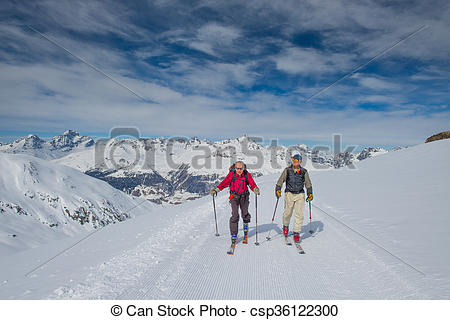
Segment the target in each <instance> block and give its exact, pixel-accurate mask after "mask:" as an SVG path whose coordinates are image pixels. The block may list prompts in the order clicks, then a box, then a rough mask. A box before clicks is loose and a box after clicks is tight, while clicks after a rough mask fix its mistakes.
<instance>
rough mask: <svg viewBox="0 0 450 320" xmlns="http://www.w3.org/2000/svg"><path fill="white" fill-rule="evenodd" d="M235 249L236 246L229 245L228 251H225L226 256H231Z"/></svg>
mask: <svg viewBox="0 0 450 320" xmlns="http://www.w3.org/2000/svg"><path fill="white" fill-rule="evenodd" d="M235 247H236V244H235V243H233V244H231V246H230V249H228V251H227V254H229V255H233V254H234V248H235Z"/></svg>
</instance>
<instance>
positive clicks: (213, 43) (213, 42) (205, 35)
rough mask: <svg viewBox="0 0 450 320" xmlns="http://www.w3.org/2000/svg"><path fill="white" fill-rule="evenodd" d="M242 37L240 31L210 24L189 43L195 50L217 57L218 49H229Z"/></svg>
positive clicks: (199, 31) (200, 30)
mask: <svg viewBox="0 0 450 320" xmlns="http://www.w3.org/2000/svg"><path fill="white" fill-rule="evenodd" d="M240 36H241V32H240V31H239V29H237V28H235V27H233V26H222V25H219V24H216V23H208V24H206V25H203V26H202V27H201V28H199V29H198V31H197V35H196V38H195V39H193V40H191V41H190V42H189V46H190V47H191V48H193V49H196V50H199V51H203V52H205V53H207V54H210V55H216V54H217V50H218V49H227V48H229V47H230V46H232V44H233V41H234V40H236V39H238V38H239V37H240Z"/></svg>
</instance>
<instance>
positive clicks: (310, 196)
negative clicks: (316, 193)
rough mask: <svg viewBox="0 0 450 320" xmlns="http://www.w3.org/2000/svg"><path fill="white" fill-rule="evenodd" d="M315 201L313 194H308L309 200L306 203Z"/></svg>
mask: <svg viewBox="0 0 450 320" xmlns="http://www.w3.org/2000/svg"><path fill="white" fill-rule="evenodd" d="M312 199H313V195H312V193H310V194H308V198H306V201H308V202H309V201H311V200H312Z"/></svg>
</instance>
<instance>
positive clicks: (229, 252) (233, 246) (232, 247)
mask: <svg viewBox="0 0 450 320" xmlns="http://www.w3.org/2000/svg"><path fill="white" fill-rule="evenodd" d="M236 242H237V234H232V235H231V246H230V249H228V251H227V254H234V248H235V247H236Z"/></svg>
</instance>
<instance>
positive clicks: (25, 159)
mask: <svg viewBox="0 0 450 320" xmlns="http://www.w3.org/2000/svg"><path fill="white" fill-rule="evenodd" d="M0 173H1V174H0V234H1V236H0V254H2V255H4V254H8V253H17V252H19V251H22V250H26V249H29V248H32V247H39V246H40V245H42V244H45V243H48V242H50V241H53V242H54V241H57V240H59V239H61V238H64V237H67V236H73V235H76V234H78V233H80V232H83V231H90V230H93V229H94V228H100V227H102V226H103V225H106V224H109V223H115V222H119V221H122V220H124V219H127V218H129V217H132V216H133V215H134V214H139V213H141V212H142V211H143V210H145V209H144V207H145V208H146V210H149V209H150V208H153V207H154V205H152V204H145V206H141V207H140V208H139V209H136V211H134V212H128V209H129V208H131V207H133V206H135V205H136V203H137V202H136V200H134V199H133V198H132V197H130V196H128V195H126V194H124V193H122V192H121V191H119V190H117V189H114V188H113V187H111V186H110V185H109V184H107V183H106V182H103V181H101V180H98V179H95V178H92V177H90V176H88V175H86V174H83V173H81V172H79V171H77V170H75V169H72V168H69V167H66V166H62V165H56V164H53V163H51V162H49V161H46V160H42V159H38V158H35V157H33V156H29V155H23V154H6V153H0ZM139 201H142V199H139ZM77 212H78V213H79V214H78V213H77ZM80 222H83V223H82V224H81V223H80Z"/></svg>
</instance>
